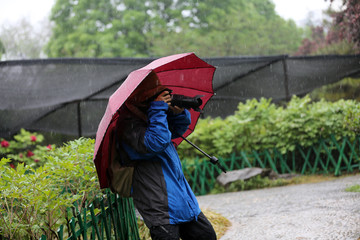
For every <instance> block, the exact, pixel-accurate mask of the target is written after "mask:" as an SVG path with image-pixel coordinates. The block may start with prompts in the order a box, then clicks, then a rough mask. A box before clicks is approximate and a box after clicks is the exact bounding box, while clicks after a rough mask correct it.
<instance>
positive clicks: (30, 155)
mask: <svg viewBox="0 0 360 240" xmlns="http://www.w3.org/2000/svg"><path fill="white" fill-rule="evenodd" d="M26 156H27V157H32V156H34V153H33V152H32V151H30V150H29V151H28V152H27V154H26Z"/></svg>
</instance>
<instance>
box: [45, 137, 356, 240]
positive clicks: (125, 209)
mask: <svg viewBox="0 0 360 240" xmlns="http://www.w3.org/2000/svg"><path fill="white" fill-rule="evenodd" d="M359 156H360V136H358V137H356V138H355V139H354V140H352V141H350V140H349V138H347V137H344V138H343V139H341V140H336V139H335V137H334V136H331V137H330V138H329V139H320V140H319V142H318V144H316V145H313V146H311V147H308V148H303V147H301V146H300V145H297V146H296V148H295V150H294V151H292V152H288V153H286V154H282V153H281V152H280V151H279V150H277V149H268V150H265V151H262V152H256V151H252V152H244V151H241V152H239V153H238V154H235V153H233V154H232V155H231V156H230V157H229V158H226V159H222V158H219V160H220V162H221V164H222V165H223V166H224V167H225V169H226V170H227V171H231V170H235V169H243V168H246V167H261V168H271V169H272V170H274V171H275V172H276V173H301V174H316V173H328V174H330V173H333V174H335V175H340V174H341V173H343V172H346V173H350V172H353V171H355V170H359V169H360V163H359ZM183 171H184V173H185V175H186V178H187V180H188V181H189V184H190V186H191V187H192V189H193V191H194V192H195V194H197V195H204V194H207V193H208V192H209V191H210V190H211V189H213V187H214V185H215V183H216V177H217V176H218V175H219V174H220V173H221V171H220V170H219V169H218V168H217V167H216V166H214V165H213V164H211V163H210V162H209V161H208V160H200V159H196V160H195V161H192V163H189V162H188V161H184V162H183ZM94 205H97V208H95V206H94ZM74 209H78V208H77V207H76V206H75V208H74ZM95 209H98V210H97V211H99V212H98V213H96V212H95V211H96V210H95ZM134 209H135V208H134V205H133V202H132V199H131V198H120V197H119V196H117V195H115V194H112V193H110V191H107V192H106V198H102V199H99V200H97V201H95V202H93V203H92V204H90V205H89V206H88V207H85V208H82V210H81V212H79V211H78V210H74V211H73V216H72V217H71V219H70V221H69V223H68V224H67V225H66V226H61V227H60V228H59V230H58V232H57V235H58V238H59V239H60V240H64V239H67V240H75V239H84V240H86V239H108V240H109V239H129V240H133V239H134V240H135V239H136V240H137V239H140V237H139V232H138V226H137V220H136V215H135V210H134ZM41 240H46V237H45V236H43V237H42V238H41Z"/></svg>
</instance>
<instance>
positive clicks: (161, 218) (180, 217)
mask: <svg viewBox="0 0 360 240" xmlns="http://www.w3.org/2000/svg"><path fill="white" fill-rule="evenodd" d="M149 78H155V80H157V77H156V75H151V76H149ZM153 80H154V79H152V80H149V81H152V82H154V81H153ZM155 82H156V83H157V84H156V85H155V86H152V88H150V89H149V88H146V87H145V88H144V87H143V88H141V87H140V88H139V89H138V90H137V91H136V92H134V93H133V94H132V96H130V98H129V99H128V101H127V102H126V103H125V106H126V108H127V117H126V118H125V120H124V124H123V126H124V127H123V129H122V133H123V134H122V139H121V140H122V141H121V146H122V148H123V149H124V150H125V152H126V155H127V157H128V158H129V159H130V160H131V161H132V162H134V163H135V168H134V175H133V184H132V197H133V199H134V203H135V206H136V208H137V209H138V211H139V212H140V214H141V215H142V217H143V219H144V221H145V224H146V226H147V227H148V228H149V229H150V234H151V237H152V239H164V240H165V239H166V240H173V239H174V240H178V239H179V238H182V239H183V240H190V239H194V240H195V239H196V240H201V239H203V240H213V239H216V233H215V231H214V229H213V227H212V225H211V223H210V222H209V221H208V219H207V218H206V217H205V216H204V214H203V213H202V212H201V210H200V208H199V205H198V202H197V200H196V197H195V195H194V193H193V192H192V190H191V188H190V186H189V184H188V182H187V181H186V179H185V176H184V173H183V171H182V168H181V162H180V159H179V156H178V154H177V151H176V149H175V147H174V145H173V143H172V142H171V139H173V138H177V137H179V135H178V134H183V133H184V132H185V131H186V129H187V127H188V126H189V124H190V122H191V118H190V113H189V111H188V110H186V109H184V108H180V107H177V106H171V94H170V91H169V90H166V89H165V87H163V86H161V85H159V84H158V81H155ZM159 92H161V93H160V94H159V95H158V96H156V95H157V94H158V93H159ZM153 96H156V98H155V99H154V100H153V101H150V102H149V101H146V100H148V99H151V97H153Z"/></svg>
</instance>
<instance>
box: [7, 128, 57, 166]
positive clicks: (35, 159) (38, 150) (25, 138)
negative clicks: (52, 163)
mask: <svg viewBox="0 0 360 240" xmlns="http://www.w3.org/2000/svg"><path fill="white" fill-rule="evenodd" d="M43 140H44V137H43V135H41V134H38V133H31V132H29V131H26V130H24V129H21V130H20V132H19V133H18V134H17V135H15V136H14V138H13V140H6V139H4V138H2V139H0V142H1V145H0V158H1V157H5V158H8V159H11V160H12V161H11V162H9V165H10V166H11V167H13V168H14V167H15V166H16V165H17V164H19V163H25V164H26V165H30V166H31V167H35V168H36V167H39V166H42V165H44V161H45V157H46V156H47V155H49V154H50V150H51V149H52V148H54V147H55V145H47V146H41V145H40V144H41V143H42V142H43Z"/></svg>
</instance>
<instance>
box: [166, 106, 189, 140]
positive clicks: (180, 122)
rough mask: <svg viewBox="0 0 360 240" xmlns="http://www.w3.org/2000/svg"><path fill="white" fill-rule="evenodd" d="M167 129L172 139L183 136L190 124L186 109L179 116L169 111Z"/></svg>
mask: <svg viewBox="0 0 360 240" xmlns="http://www.w3.org/2000/svg"><path fill="white" fill-rule="evenodd" d="M168 122H169V129H170V131H171V133H172V137H171V138H172V139H174V138H178V137H179V135H183V134H184V133H185V131H186V130H187V129H188V127H189V125H190V123H191V114H190V112H189V111H188V110H187V109H184V111H183V112H182V113H180V114H173V113H172V112H171V111H170V112H169V114H168Z"/></svg>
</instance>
